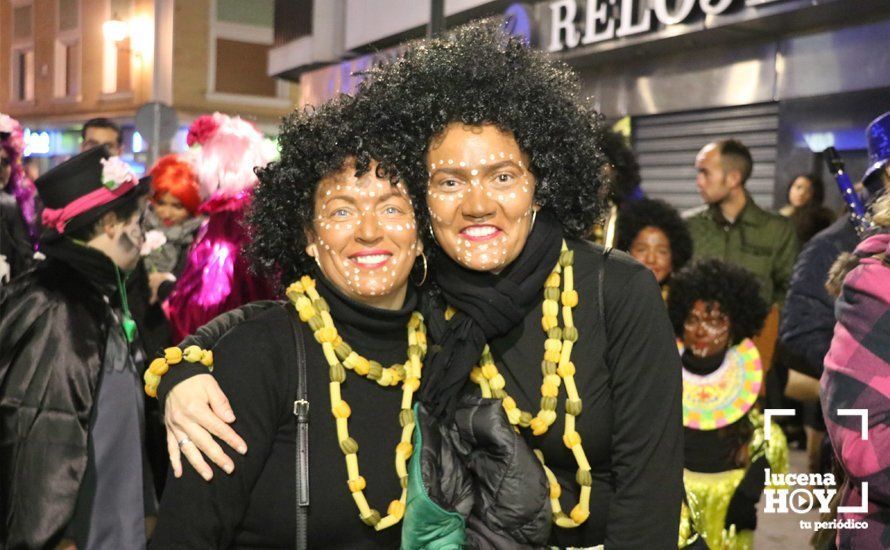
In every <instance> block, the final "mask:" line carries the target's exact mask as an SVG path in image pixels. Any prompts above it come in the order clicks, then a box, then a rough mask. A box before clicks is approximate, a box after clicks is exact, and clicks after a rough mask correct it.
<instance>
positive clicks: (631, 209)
mask: <svg viewBox="0 0 890 550" xmlns="http://www.w3.org/2000/svg"><path fill="white" fill-rule="evenodd" d="M615 247H616V248H618V249H619V250H625V251H627V252H628V253H629V254H630V255H631V256H633V257H634V258H636V259H637V260H639V261H640V262H642V264H643V265H645V266H646V267H648V268H649V270H650V271H651V272H652V274H653V275H655V280H657V281H658V284H660V285H661V286H662V289H666V286H667V284H668V282H669V280H670V278H671V273H673V272H674V271H678V270H680V269H682V268H683V266H685V265H686V262H688V261H689V259H690V258H691V257H692V237H691V236H690V235H689V229H688V228H687V227H686V224H685V223H684V222H683V218H681V217H680V213H679V212H677V210H676V209H675V208H674V207H673V206H671V205H669V204H668V203H666V202H664V201H662V200H658V199H643V200H640V201H637V202H633V203H630V204H629V205H627V206H626V207H625V208H624V209H623V210H622V211H621V215H620V216H618V227H617V232H616V239H615Z"/></svg>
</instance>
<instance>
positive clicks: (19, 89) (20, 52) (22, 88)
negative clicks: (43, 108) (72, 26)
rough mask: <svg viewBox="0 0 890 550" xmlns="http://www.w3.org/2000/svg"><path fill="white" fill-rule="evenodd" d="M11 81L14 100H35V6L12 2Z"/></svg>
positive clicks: (27, 3) (28, 3)
mask: <svg viewBox="0 0 890 550" xmlns="http://www.w3.org/2000/svg"><path fill="white" fill-rule="evenodd" d="M10 34H11V35H12V47H11V51H12V55H11V59H10V72H11V73H12V74H11V75H10V76H11V78H10V79H9V80H10V83H11V84H12V89H11V90H10V91H11V94H12V100H13V101H34V7H33V4H31V3H30V2H21V1H17V2H13V3H12V32H11V33H10Z"/></svg>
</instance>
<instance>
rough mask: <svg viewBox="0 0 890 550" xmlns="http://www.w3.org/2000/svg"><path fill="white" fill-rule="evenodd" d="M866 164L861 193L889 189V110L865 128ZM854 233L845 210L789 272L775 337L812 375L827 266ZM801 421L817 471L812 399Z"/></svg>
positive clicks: (818, 436) (824, 348) (826, 310)
mask: <svg viewBox="0 0 890 550" xmlns="http://www.w3.org/2000/svg"><path fill="white" fill-rule="evenodd" d="M866 134H867V138H868V145H869V160H870V163H869V168H868V170H867V171H866V172H865V175H864V176H863V178H862V183H863V185H864V186H865V189H866V195H867V196H870V197H871V198H876V197H877V196H878V195H879V194H881V193H882V192H884V191H885V190H887V189H890V140H888V139H887V136H888V135H890V113H885V114H884V115H882V116H881V117H879V118H877V119H876V120H875V121H874V122H872V124H870V125H869V127H868V129H867V130H866ZM857 244H859V236H858V235H857V234H856V230H855V229H854V228H853V225H852V224H851V223H850V216H849V215H846V216H843V217H841V218H840V219H839V220H837V221H836V222H834V223H833V224H832V225H831V226H829V227H828V228H827V229H825V230H823V231H821V232H820V233H818V234H817V235H816V236H815V237H813V238H812V239H811V240H810V241H809V242H808V243H807V245H806V246H805V247H804V249H803V251H802V252H801V253H800V257H799V258H798V260H797V263H796V264H795V265H794V271H793V273H792V275H791V285H790V288H789V290H788V296H787V300H786V302H785V308H784V309H783V310H782V323H781V325H780V326H779V340H780V342H781V345H782V356H783V361H782V362H783V364H786V365H787V366H788V367H789V368H792V369H794V370H797V371H800V372H802V373H803V374H806V375H808V376H811V377H813V378H815V379H816V380H818V379H819V378H820V377H821V376H822V362H823V360H824V359H825V354H826V353H828V348H829V347H830V346H831V338H832V335H833V334H834V324H835V315H834V298H832V297H830V296H829V295H828V291H826V290H825V281H826V280H827V279H828V270H829V268H831V266H832V264H833V263H834V261H835V260H836V259H837V257H838V256H839V255H840V254H841V253H842V252H852V251H853V249H855V248H856V245H857ZM803 419H804V426H805V428H806V431H807V450H808V453H807V454H808V455H809V462H810V464H809V466H810V469H811V470H814V471H815V470H818V469H819V464H820V462H821V456H820V452H819V449H820V447H821V441H822V439H823V438H824V436H825V424H824V422H823V420H822V413H821V410H820V408H819V404H818V403H804V405H803Z"/></svg>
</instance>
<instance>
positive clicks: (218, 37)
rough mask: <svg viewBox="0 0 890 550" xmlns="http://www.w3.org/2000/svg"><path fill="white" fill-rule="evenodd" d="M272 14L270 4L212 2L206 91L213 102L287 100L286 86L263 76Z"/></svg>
mask: <svg viewBox="0 0 890 550" xmlns="http://www.w3.org/2000/svg"><path fill="white" fill-rule="evenodd" d="M274 13H275V2H274V0H215V1H214V12H213V14H212V17H211V43H210V44H211V67H210V74H209V80H210V82H209V84H210V85H209V89H210V90H211V94H210V95H211V96H213V95H215V96H216V98H215V99H220V100H226V99H231V100H232V101H237V100H238V99H239V98H242V99H243V98H244V96H248V97H249V98H254V99H258V100H260V101H264V100H271V101H279V100H281V99H286V98H287V95H288V86H287V84H282V83H281V82H280V81H279V80H278V79H275V78H271V77H270V76H268V74H267V68H268V66H269V50H270V49H271V48H272V45H273V41H274V31H273V26H274ZM232 96H235V97H232Z"/></svg>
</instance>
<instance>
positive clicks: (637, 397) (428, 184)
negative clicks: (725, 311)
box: [357, 20, 682, 548]
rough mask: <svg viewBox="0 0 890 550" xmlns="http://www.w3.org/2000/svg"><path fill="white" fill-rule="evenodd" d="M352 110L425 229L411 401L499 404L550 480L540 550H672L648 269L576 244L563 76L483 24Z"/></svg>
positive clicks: (584, 151) (586, 161)
mask: <svg viewBox="0 0 890 550" xmlns="http://www.w3.org/2000/svg"><path fill="white" fill-rule="evenodd" d="M357 101H358V104H359V108H360V109H366V110H367V111H368V112H370V113H373V115H374V116H373V117H371V116H369V117H368V118H369V119H370V118H374V122H373V124H374V125H375V128H377V130H376V131H375V132H374V133H376V134H381V135H389V136H392V139H391V140H389V141H388V142H387V143H386V144H384V149H383V151H382V152H381V155H382V156H381V160H383V161H384V162H386V163H389V164H391V165H394V166H397V167H398V169H399V173H400V175H401V176H402V177H403V178H404V179H405V181H406V182H407V184H408V186H409V188H410V189H411V190H412V194H413V195H414V196H416V197H420V198H421V200H420V203H419V209H420V210H421V211H422V216H423V217H428V218H429V225H428V226H426V227H424V228H422V231H421V233H422V235H423V236H424V237H425V238H426V240H427V242H426V247H425V249H426V250H427V252H428V256H429V258H430V279H431V283H432V284H431V289H432V291H431V292H430V293H429V297H430V303H429V305H428V307H427V308H426V309H425V318H426V319H427V322H428V324H429V327H430V334H431V337H432V339H433V340H434V341H435V342H436V344H437V348H436V349H435V350H431V354H430V356H429V357H428V358H427V362H426V367H425V368H426V377H425V378H426V379H425V381H424V385H423V387H422V388H421V399H422V400H423V401H424V402H425V403H426V404H428V405H429V406H430V408H431V410H432V411H434V413H436V414H440V415H443V416H446V417H447V416H448V415H449V414H451V412H452V411H453V410H454V407H455V404H456V403H457V402H458V400H459V397H460V396H461V394H462V393H464V392H465V391H467V389H470V391H471V393H473V394H476V395H480V394H481V395H483V396H491V397H495V398H500V399H502V403H503V407H504V409H505V411H506V414H507V417H508V418H509V420H510V422H511V423H513V424H514V425H516V426H517V427H520V428H522V429H524V430H526V431H527V433H528V434H529V437H530V438H531V439H530V440H531V441H532V443H533V445H534V446H535V447H537V448H539V449H540V451H541V455H540V456H541V458H542V459H543V462H544V464H545V466H546V467H547V469H548V470H547V471H548V475H549V476H550V482H551V490H552V493H551V497H552V498H551V506H552V512H553V521H554V526H555V527H554V529H553V534H552V535H551V539H550V541H549V542H550V545H553V546H560V547H567V546H580V547H592V546H597V545H601V544H605V546H606V548H670V547H672V546H673V547H675V545H676V543H677V539H676V536H677V515H676V512H677V510H679V508H680V502H681V500H682V448H681V447H682V446H681V445H680V443H679V442H680V440H681V436H680V431H681V429H682V428H681V399H680V398H681V384H680V375H679V371H680V368H679V367H680V365H679V359H678V357H677V355H676V352H675V344H674V340H673V336H672V332H671V329H670V323H669V321H668V318H667V314H666V311H665V309H664V307H663V302H662V300H661V295H660V292H659V288H658V285H657V284H656V283H655V280H654V278H653V277H652V275H651V274H650V273H649V272H648V270H646V269H645V268H644V267H643V266H641V265H640V264H638V263H637V262H635V261H633V260H632V259H631V258H630V257H628V256H627V255H626V254H623V253H620V252H613V253H612V254H611V255H608V254H606V253H604V251H603V249H602V248H599V247H595V246H593V245H591V244H589V243H587V242H585V241H583V240H581V237H582V236H584V235H587V234H588V233H589V231H590V229H591V227H592V226H593V224H594V223H595V222H596V220H597V219H598V217H599V215H600V213H601V211H602V209H603V197H604V194H605V193H604V185H603V182H602V180H601V179H600V174H601V167H602V164H603V162H604V161H603V156H602V154H601V149H602V147H601V143H600V139H601V135H602V133H601V126H600V121H599V116H598V115H597V113H596V112H595V111H594V110H592V109H591V108H590V107H589V105H588V103H587V101H586V100H584V99H583V98H582V97H581V93H580V86H579V82H578V78H577V75H575V74H574V73H573V72H572V71H571V70H570V69H568V68H567V67H566V66H565V65H563V64H561V63H555V62H553V61H551V60H549V59H548V58H547V57H546V56H545V54H544V53H542V52H539V51H535V50H533V49H531V48H529V47H528V46H527V45H526V44H524V43H523V41H522V39H520V38H518V37H513V36H510V35H508V34H506V33H505V32H504V31H503V28H502V25H501V22H500V21H491V20H490V21H483V22H479V23H474V24H470V25H468V26H466V27H462V28H459V29H457V30H455V31H454V32H452V33H450V34H448V35H447V36H445V37H443V38H439V39H433V40H427V41H422V42H419V43H418V44H416V45H414V46H413V47H411V48H409V49H408V50H407V51H406V52H405V54H404V55H403V57H401V58H400V59H398V60H396V61H394V62H392V63H390V64H387V65H383V66H381V67H377V68H374V69H372V70H371V71H370V72H369V74H368V75H367V79H366V80H365V81H364V82H363V84H362V85H361V86H360V88H359V91H358V94H357ZM542 360H543V361H542ZM468 378H469V379H470V380H471V381H472V384H470V385H469V388H467V381H468ZM563 389H564V390H565V391H563Z"/></svg>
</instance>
